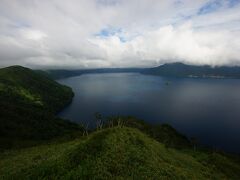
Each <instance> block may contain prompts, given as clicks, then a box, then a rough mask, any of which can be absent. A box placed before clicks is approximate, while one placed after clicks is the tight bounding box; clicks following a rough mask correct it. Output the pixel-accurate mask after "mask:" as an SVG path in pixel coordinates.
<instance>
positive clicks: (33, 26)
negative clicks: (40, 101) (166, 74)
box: [0, 0, 240, 69]
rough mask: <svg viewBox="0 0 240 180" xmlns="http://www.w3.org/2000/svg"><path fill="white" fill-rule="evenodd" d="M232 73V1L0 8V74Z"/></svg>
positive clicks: (80, 1)
mask: <svg viewBox="0 0 240 180" xmlns="http://www.w3.org/2000/svg"><path fill="white" fill-rule="evenodd" d="M176 61H180V62H184V63H188V64H209V65H213V66H215V65H240V0H0V66H1V67H4V66H8V65H14V64H19V65H23V66H27V67H32V68H66V69H67V68H77V69H80V68H100V67H152V66H157V65H160V64H163V63H167V62H176Z"/></svg>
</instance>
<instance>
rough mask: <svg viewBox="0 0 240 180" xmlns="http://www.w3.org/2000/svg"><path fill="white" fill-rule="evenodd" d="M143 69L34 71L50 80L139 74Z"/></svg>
mask: <svg viewBox="0 0 240 180" xmlns="http://www.w3.org/2000/svg"><path fill="white" fill-rule="evenodd" d="M143 70H144V69H143V68H102V69H79V70H65V69H56V70H45V71H43V70H36V71H37V72H38V73H41V74H45V75H47V76H49V77H51V78H52V79H61V78H67V77H72V76H79V75H82V74H93V73H129V72H130V73H131V72H141V71H143Z"/></svg>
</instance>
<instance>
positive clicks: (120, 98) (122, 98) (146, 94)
mask: <svg viewBox="0 0 240 180" xmlns="http://www.w3.org/2000/svg"><path fill="white" fill-rule="evenodd" d="M58 82H60V83H62V84H65V85H67V86H70V87H72V89H73V91H74V93H75V97H74V99H73V101H72V103H71V104H70V105H69V106H68V107H66V108H65V109H64V110H63V111H62V112H61V113H60V114H59V116H60V117H63V118H67V119H70V120H72V121H75V122H81V123H86V122H87V121H89V122H93V121H94V113H95V112H100V113H102V114H103V115H104V116H109V115H131V116H136V117H137V118H140V119H144V120H145V121H146V122H149V123H151V124H160V123H168V124H170V125H171V126H173V127H174V128H175V129H177V130H178V131H180V132H181V133H183V134H185V135H187V136H188V137H195V138H197V140H198V141H199V142H200V143H203V144H205V145H209V146H212V147H216V148H220V149H224V150H227V151H231V152H240V80H237V79H200V78H199V79H197V78H164V77H160V76H151V75H143V74H139V73H106V74H84V75H81V76H76V77H71V78H65V79H61V80H59V81H58Z"/></svg>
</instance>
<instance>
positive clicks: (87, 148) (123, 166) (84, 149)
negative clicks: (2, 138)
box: [0, 127, 240, 179]
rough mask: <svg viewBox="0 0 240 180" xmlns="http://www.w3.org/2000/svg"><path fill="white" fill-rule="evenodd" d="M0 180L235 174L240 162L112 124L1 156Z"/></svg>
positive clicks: (239, 171) (217, 176)
mask: <svg viewBox="0 0 240 180" xmlns="http://www.w3.org/2000/svg"><path fill="white" fill-rule="evenodd" d="M0 159H1V160H0V178H1V179H239V178H240V164H239V162H238V161H237V160H233V159H231V158H229V157H227V156H223V155H221V154H219V153H215V152H208V153H207V152H201V151H193V150H191V149H187V150H177V149H173V148H168V147H166V146H165V145H164V144H163V143H160V142H158V141H156V140H155V139H153V138H151V137H149V136H148V135H146V134H144V133H142V132H141V131H139V130H137V129H134V128H128V127H112V128H107V129H103V130H99V131H97V132H94V133H92V134H91V135H89V136H86V137H82V138H80V139H76V140H72V141H69V142H65V143H57V144H49V145H41V146H38V147H32V148H27V149H22V150H17V151H8V152H5V153H3V154H1V155H0Z"/></svg>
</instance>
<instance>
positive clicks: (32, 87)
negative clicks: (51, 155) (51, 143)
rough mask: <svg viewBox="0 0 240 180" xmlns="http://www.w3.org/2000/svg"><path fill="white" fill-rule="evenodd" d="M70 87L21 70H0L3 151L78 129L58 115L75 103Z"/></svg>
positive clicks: (0, 120) (0, 127)
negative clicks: (16, 145)
mask: <svg viewBox="0 0 240 180" xmlns="http://www.w3.org/2000/svg"><path fill="white" fill-rule="evenodd" d="M72 97H73V92H72V90H71V89H70V88H69V87H66V86H63V85H60V84H58V83H57V82H55V81H53V80H52V79H50V78H48V77H47V76H44V75H41V74H39V73H36V72H35V71H33V70H30V69H28V68H24V67H21V66H11V67H7V68H3V69H0V117H1V118H0V135H1V136H0V144H1V145H0V148H4V147H11V146H14V144H16V143H17V144H19V145H20V146H21V144H24V143H23V142H22V140H25V141H30V140H31V141H33V140H34V141H36V140H44V139H50V138H52V137H56V136H59V135H63V134H66V133H68V132H71V131H72V130H74V129H78V125H76V124H74V123H71V122H69V121H66V120H63V119H60V118H57V117H56V116H55V113H56V112H58V111H60V110H61V109H62V108H64V107H65V106H66V105H67V104H69V103H70V102H71V100H72Z"/></svg>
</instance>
